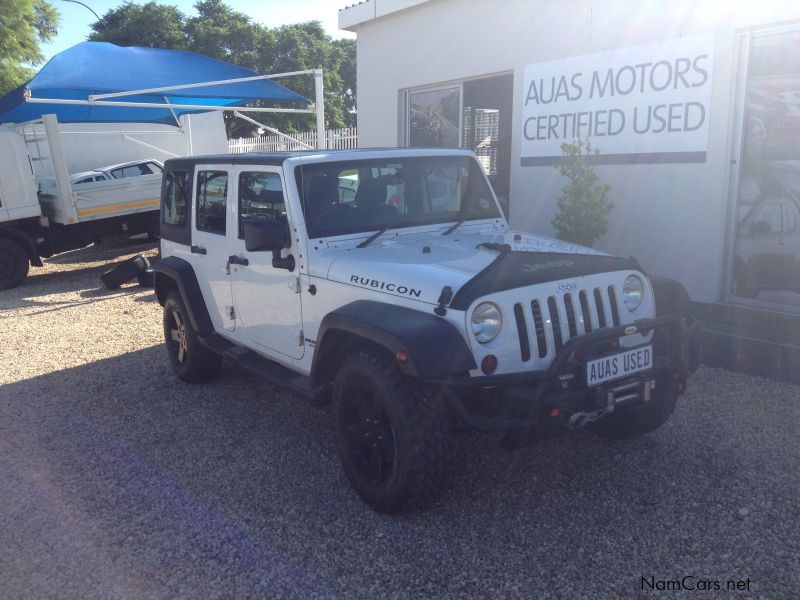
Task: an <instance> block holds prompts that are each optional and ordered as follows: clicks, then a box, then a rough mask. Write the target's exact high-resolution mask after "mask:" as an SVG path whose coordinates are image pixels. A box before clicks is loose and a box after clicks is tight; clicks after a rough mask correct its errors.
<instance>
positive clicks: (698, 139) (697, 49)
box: [520, 35, 714, 165]
mask: <svg viewBox="0 0 800 600" xmlns="http://www.w3.org/2000/svg"><path fill="white" fill-rule="evenodd" d="M713 51H714V36H713V35H701V36H692V37H686V38H680V39H676V40H671V41H668V42H663V43H658V44H649V45H646V46H632V47H628V48H620V49H618V50H610V51H607V52H597V53H595V54H584V55H581V56H574V57H571V58H566V59H562V60H554V61H550V62H544V63H538V64H533V65H528V66H527V67H525V71H524V80H523V89H522V94H523V96H522V135H521V136H520V138H521V140H522V151H521V157H522V164H523V165H549V164H552V163H553V161H554V160H555V159H556V158H558V157H560V156H561V154H562V153H561V144H562V143H564V142H571V141H573V140H575V139H577V138H581V139H586V138H587V137H588V138H591V141H592V144H593V145H594V146H595V147H597V148H599V149H600V152H601V156H600V160H601V161H604V162H612V163H630V162H642V163H646V162H704V161H705V159H706V150H707V149H708V130H709V110H710V104H711V79H712V67H713Z"/></svg>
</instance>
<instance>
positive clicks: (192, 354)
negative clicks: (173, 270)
mask: <svg viewBox="0 0 800 600" xmlns="http://www.w3.org/2000/svg"><path fill="white" fill-rule="evenodd" d="M164 340H165V341H166V343H167V353H168V354H169V361H170V363H171V364H172V370H173V371H174V372H175V375H177V376H178V379H180V380H181V381H185V382H187V383H202V382H204V381H208V380H210V379H213V378H214V377H216V376H217V374H218V373H219V370H220V368H221V367H222V357H221V356H220V355H219V354H216V353H215V352H212V351H211V350H209V349H208V348H206V347H205V346H203V345H202V344H201V343H200V340H198V339H197V334H196V333H195V331H194V328H193V327H192V323H191V321H190V320H189V315H188V314H187V312H186V307H185V306H184V305H183V300H182V299H181V297H180V294H178V292H171V293H170V294H169V295H168V296H167V299H166V301H165V302H164Z"/></svg>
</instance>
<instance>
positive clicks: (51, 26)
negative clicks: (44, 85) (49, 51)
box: [0, 0, 58, 95]
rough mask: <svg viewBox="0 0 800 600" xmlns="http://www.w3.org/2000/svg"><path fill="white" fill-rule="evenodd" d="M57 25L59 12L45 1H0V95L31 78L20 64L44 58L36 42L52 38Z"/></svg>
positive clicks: (29, 70) (36, 62) (34, 63)
mask: <svg viewBox="0 0 800 600" xmlns="http://www.w3.org/2000/svg"><path fill="white" fill-rule="evenodd" d="M57 26H58V12H57V11H56V10H55V9H54V8H53V7H52V6H50V5H49V4H48V3H47V2H44V0H3V1H2V2H0V95H4V94H6V93H7V92H9V91H10V90H12V89H14V88H15V87H18V86H20V85H22V84H23V83H25V82H26V81H27V80H28V79H30V78H31V77H33V75H34V72H33V71H32V70H31V69H29V68H27V67H25V66H23V65H24V64H25V63H28V64H32V65H37V64H39V63H41V62H42V61H43V60H44V56H43V55H42V51H41V48H40V46H39V43H40V42H47V41H49V40H50V39H52V37H53V36H54V35H55V34H56V28H57Z"/></svg>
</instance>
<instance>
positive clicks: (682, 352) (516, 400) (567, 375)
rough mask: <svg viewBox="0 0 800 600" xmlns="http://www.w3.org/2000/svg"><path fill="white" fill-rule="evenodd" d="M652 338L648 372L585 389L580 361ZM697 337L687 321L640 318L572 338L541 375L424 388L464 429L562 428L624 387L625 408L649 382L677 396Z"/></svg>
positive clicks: (452, 380) (692, 363)
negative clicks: (441, 398) (438, 395)
mask: <svg viewBox="0 0 800 600" xmlns="http://www.w3.org/2000/svg"><path fill="white" fill-rule="evenodd" d="M631 327H635V329H636V331H632V330H631ZM651 331H652V332H653V334H654V335H653V340H652V342H650V343H652V345H653V352H654V359H653V367H652V368H651V369H648V370H647V371H642V372H638V373H635V374H632V375H630V376H628V377H625V378H621V379H615V380H613V381H610V382H608V383H606V384H600V385H597V386H593V387H589V386H588V385H587V382H586V363H587V361H589V360H592V359H596V358H600V357H602V356H605V355H609V354H613V353H615V352H620V351H622V350H627V349H628V348H622V347H621V346H620V338H622V337H625V336H627V335H632V334H633V333H641V334H643V335H647V334H649V333H650V332H651ZM698 334H699V327H698V324H697V322H696V321H694V320H693V319H691V318H690V317H680V316H674V315H667V316H663V317H655V318H652V319H641V320H638V321H635V322H634V323H631V324H627V325H621V326H619V327H609V328H604V329H599V330H597V331H593V332H591V333H587V334H584V335H580V336H577V337H574V338H571V339H570V340H568V341H567V342H566V343H565V344H564V345H563V346H562V348H561V350H560V351H559V352H558V354H557V355H556V357H555V359H554V360H553V362H552V363H551V364H550V366H549V367H548V368H547V369H546V370H542V371H530V372H526V373H512V374H508V375H489V376H481V377H469V376H453V377H438V378H433V379H429V380H427V381H428V382H429V383H432V384H436V385H438V386H440V387H441V389H443V390H444V392H445V396H446V397H447V398H448V401H449V403H450V404H451V406H452V408H453V410H454V412H455V413H456V414H457V415H458V416H459V417H460V419H461V420H462V421H463V423H464V424H465V425H466V426H467V427H469V428H471V429H484V430H486V429H513V428H518V427H531V426H536V425H540V424H541V423H542V422H547V421H552V420H553V417H559V418H560V421H561V422H569V419H570V418H571V416H573V415H575V414H578V413H588V412H591V411H598V410H602V409H603V408H604V407H606V406H608V404H609V402H610V401H611V400H610V399H609V394H610V393H611V394H615V393H618V391H619V390H621V388H625V386H629V389H631V390H634V391H637V393H632V394H628V395H629V396H631V403H635V402H638V401H640V399H641V397H642V396H643V395H645V394H648V393H649V391H648V390H646V389H645V388H646V387H647V386H649V385H650V384H651V383H652V382H658V386H664V385H674V386H675V388H676V391H677V393H679V394H680V393H682V391H683V389H685V382H686V379H687V378H688V377H689V376H690V375H691V374H692V373H693V372H694V371H695V370H696V369H697V366H698V364H699V356H700V350H699V337H698ZM637 385H638V386H639V388H638V389H637ZM619 393H622V392H619Z"/></svg>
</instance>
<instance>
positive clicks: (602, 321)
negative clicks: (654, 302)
mask: <svg viewBox="0 0 800 600" xmlns="http://www.w3.org/2000/svg"><path fill="white" fill-rule="evenodd" d="M514 318H515V321H516V323H517V334H518V336H519V350H520V357H521V358H522V362H528V361H530V360H531V357H532V355H533V357H537V358H539V359H552V358H553V357H555V355H556V353H557V352H558V351H559V350H561V347H562V346H563V345H564V343H565V342H566V341H567V340H569V339H570V338H573V337H576V336H578V335H582V334H584V333H590V332H592V331H595V330H597V329H602V328H604V327H616V326H618V325H619V324H620V320H619V307H618V306H617V293H616V290H615V289H614V286H613V285H610V286H608V287H596V288H594V289H588V290H580V291H578V292H576V293H569V294H564V295H557V296H548V297H547V298H541V299H540V298H536V299H534V300H532V301H531V302H530V304H525V303H521V302H518V303H516V304H514Z"/></svg>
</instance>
